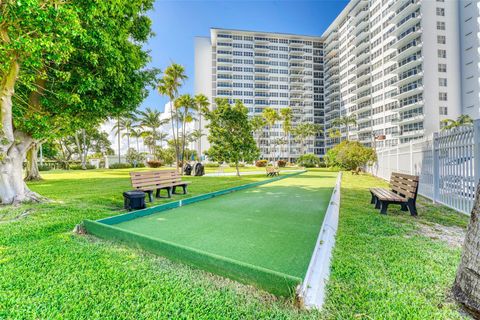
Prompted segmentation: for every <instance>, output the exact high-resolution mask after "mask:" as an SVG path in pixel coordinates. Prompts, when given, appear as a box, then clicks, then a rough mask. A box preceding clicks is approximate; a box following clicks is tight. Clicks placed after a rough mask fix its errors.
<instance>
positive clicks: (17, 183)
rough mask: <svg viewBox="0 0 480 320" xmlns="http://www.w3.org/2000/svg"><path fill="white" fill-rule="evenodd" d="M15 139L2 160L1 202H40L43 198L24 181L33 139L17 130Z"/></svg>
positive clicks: (0, 174) (0, 164) (0, 163)
mask: <svg viewBox="0 0 480 320" xmlns="http://www.w3.org/2000/svg"><path fill="white" fill-rule="evenodd" d="M15 140H16V141H20V142H19V143H15V144H14V145H11V147H10V149H9V150H8V152H7V153H6V154H5V155H4V158H3V159H2V161H1V162H0V203H2V204H16V203H20V202H27V201H34V202H40V201H41V200H42V199H43V198H42V197H40V196H39V195H38V194H36V193H35V192H32V191H30V189H29V188H28V187H27V185H26V184H25V181H23V161H24V160H25V157H26V154H27V150H28V149H30V146H31V144H32V143H33V139H32V138H31V137H29V136H27V135H26V134H24V133H21V132H18V131H16V132H15Z"/></svg>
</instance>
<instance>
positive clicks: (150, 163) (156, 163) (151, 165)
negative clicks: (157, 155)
mask: <svg viewBox="0 0 480 320" xmlns="http://www.w3.org/2000/svg"><path fill="white" fill-rule="evenodd" d="M162 165H163V162H162V161H160V160H150V161H147V166H148V167H149V168H160V167H161V166H162Z"/></svg>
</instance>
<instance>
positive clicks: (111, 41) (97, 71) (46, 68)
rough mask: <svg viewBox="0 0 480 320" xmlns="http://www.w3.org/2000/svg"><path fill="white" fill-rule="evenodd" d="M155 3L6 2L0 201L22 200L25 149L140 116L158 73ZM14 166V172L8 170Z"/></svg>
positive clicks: (1, 25) (0, 73) (0, 55)
mask: <svg viewBox="0 0 480 320" xmlns="http://www.w3.org/2000/svg"><path fill="white" fill-rule="evenodd" d="M152 5H153V0H130V1H126V0H118V1H115V2H112V1H95V0H78V1H62V0H58V1H47V0H24V1H13V0H7V1H2V3H1V4H0V12H1V14H0V47H1V49H2V50H0V79H1V81H0V107H1V114H2V117H1V118H0V120H1V126H0V142H1V144H0V159H1V160H2V162H1V163H0V168H1V169H2V171H3V172H7V171H8V172H10V173H8V174H6V175H5V176H4V177H2V179H0V180H1V181H2V183H3V184H0V201H1V202H3V203H8V202H13V201H22V200H24V198H25V194H26V193H28V191H29V190H28V188H27V187H26V185H24V184H22V185H19V184H20V183H19V180H18V176H19V175H20V178H21V170H19V169H18V168H13V166H15V163H17V162H19V161H20V163H21V162H22V159H23V158H24V157H25V154H26V151H27V150H28V149H29V148H30V147H31V146H32V145H33V143H35V142H36V141H41V140H44V139H48V138H54V137H59V136H63V135H66V134H72V133H74V132H76V131H77V130H78V129H82V128H84V127H85V126H89V125H90V126H91V125H96V124H98V123H99V122H101V121H104V120H106V119H107V118H109V117H112V116H116V115H119V114H122V113H124V112H126V111H133V110H134V109H136V108H137V106H138V105H139V104H140V102H141V101H142V100H143V99H144V98H145V97H146V94H147V89H146V87H147V86H148V85H149V84H153V83H154V81H155V76H156V73H157V72H156V70H148V69H146V66H147V63H148V62H149V60H150V57H149V55H148V53H147V52H145V51H144V50H143V49H142V46H143V44H144V43H145V42H146V40H147V39H148V38H149V37H150V35H151V31H150V27H151V22H150V19H149V18H148V17H147V16H146V12H147V11H148V10H150V9H151V8H152ZM7 167H8V168H7Z"/></svg>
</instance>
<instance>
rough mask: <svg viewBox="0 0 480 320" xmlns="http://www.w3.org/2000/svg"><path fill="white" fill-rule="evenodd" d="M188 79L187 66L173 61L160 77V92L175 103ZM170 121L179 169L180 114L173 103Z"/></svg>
mask: <svg viewBox="0 0 480 320" xmlns="http://www.w3.org/2000/svg"><path fill="white" fill-rule="evenodd" d="M185 79H187V76H186V75H185V68H184V67H183V66H181V65H179V64H176V63H172V64H171V65H170V66H168V67H167V69H165V72H164V75H163V78H162V79H160V83H159V84H158V92H159V93H160V94H161V95H164V96H167V97H168V98H169V99H170V103H171V104H173V103H175V100H177V97H178V89H179V88H180V87H181V85H182V84H183V81H184V80H185ZM170 121H171V123H172V135H173V141H174V146H175V156H176V160H177V161H176V162H177V171H178V158H179V154H180V144H179V141H178V133H179V132H178V130H179V128H178V115H177V113H176V112H175V108H174V106H173V105H171V108H170Z"/></svg>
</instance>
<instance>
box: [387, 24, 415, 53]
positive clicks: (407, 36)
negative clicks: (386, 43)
mask: <svg viewBox="0 0 480 320" xmlns="http://www.w3.org/2000/svg"><path fill="white" fill-rule="evenodd" d="M421 34H422V28H421V27H416V28H412V29H410V30H407V31H404V33H402V34H400V35H399V36H398V37H397V39H398V40H397V42H395V43H394V44H393V45H392V47H395V48H397V49H398V48H401V47H403V46H404V45H406V44H407V43H409V42H410V41H412V40H414V39H416V38H417V37H418V36H420V35H421Z"/></svg>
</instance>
